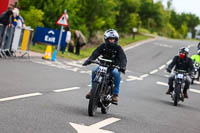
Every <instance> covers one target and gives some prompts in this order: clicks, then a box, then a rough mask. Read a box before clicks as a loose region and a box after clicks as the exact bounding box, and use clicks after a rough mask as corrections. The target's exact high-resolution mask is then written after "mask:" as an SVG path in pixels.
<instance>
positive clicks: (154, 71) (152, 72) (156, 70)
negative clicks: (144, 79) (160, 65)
mask: <svg viewBox="0 0 200 133" xmlns="http://www.w3.org/2000/svg"><path fill="white" fill-rule="evenodd" d="M156 72H158V69H155V70H153V71H151V72H150V74H154V73H156Z"/></svg>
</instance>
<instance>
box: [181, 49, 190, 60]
mask: <svg viewBox="0 0 200 133" xmlns="http://www.w3.org/2000/svg"><path fill="white" fill-rule="evenodd" d="M188 54H189V48H185V47H183V48H181V49H180V50H179V57H180V58H181V59H184V58H185V57H186V56H187V55H188Z"/></svg>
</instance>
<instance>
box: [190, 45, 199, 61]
mask: <svg viewBox="0 0 200 133" xmlns="http://www.w3.org/2000/svg"><path fill="white" fill-rule="evenodd" d="M191 58H192V60H193V61H194V62H198V63H199V64H200V49H198V50H197V54H195V55H192V57H191Z"/></svg>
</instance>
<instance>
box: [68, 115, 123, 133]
mask: <svg viewBox="0 0 200 133" xmlns="http://www.w3.org/2000/svg"><path fill="white" fill-rule="evenodd" d="M119 120H120V119H118V118H108V119H106V120H103V121H100V122H98V123H96V124H93V125H91V126H85V125H79V124H75V123H72V122H70V123H69V124H70V125H71V126H72V127H73V128H74V129H75V130H76V131H77V133H114V132H112V131H108V130H103V129H100V128H102V127H105V126H107V125H109V124H112V123H114V122H117V121H119Z"/></svg>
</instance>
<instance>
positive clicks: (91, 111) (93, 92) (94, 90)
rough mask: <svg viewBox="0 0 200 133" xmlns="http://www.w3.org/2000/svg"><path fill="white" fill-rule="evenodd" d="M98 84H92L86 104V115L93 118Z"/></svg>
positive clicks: (97, 97) (98, 88) (97, 98)
mask: <svg viewBox="0 0 200 133" xmlns="http://www.w3.org/2000/svg"><path fill="white" fill-rule="evenodd" d="M98 90H100V84H99V83H94V84H93V88H92V90H91V96H90V100H89V104H88V115H89V116H94V115H95V113H96V110H97V107H98V101H99V91H98Z"/></svg>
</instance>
